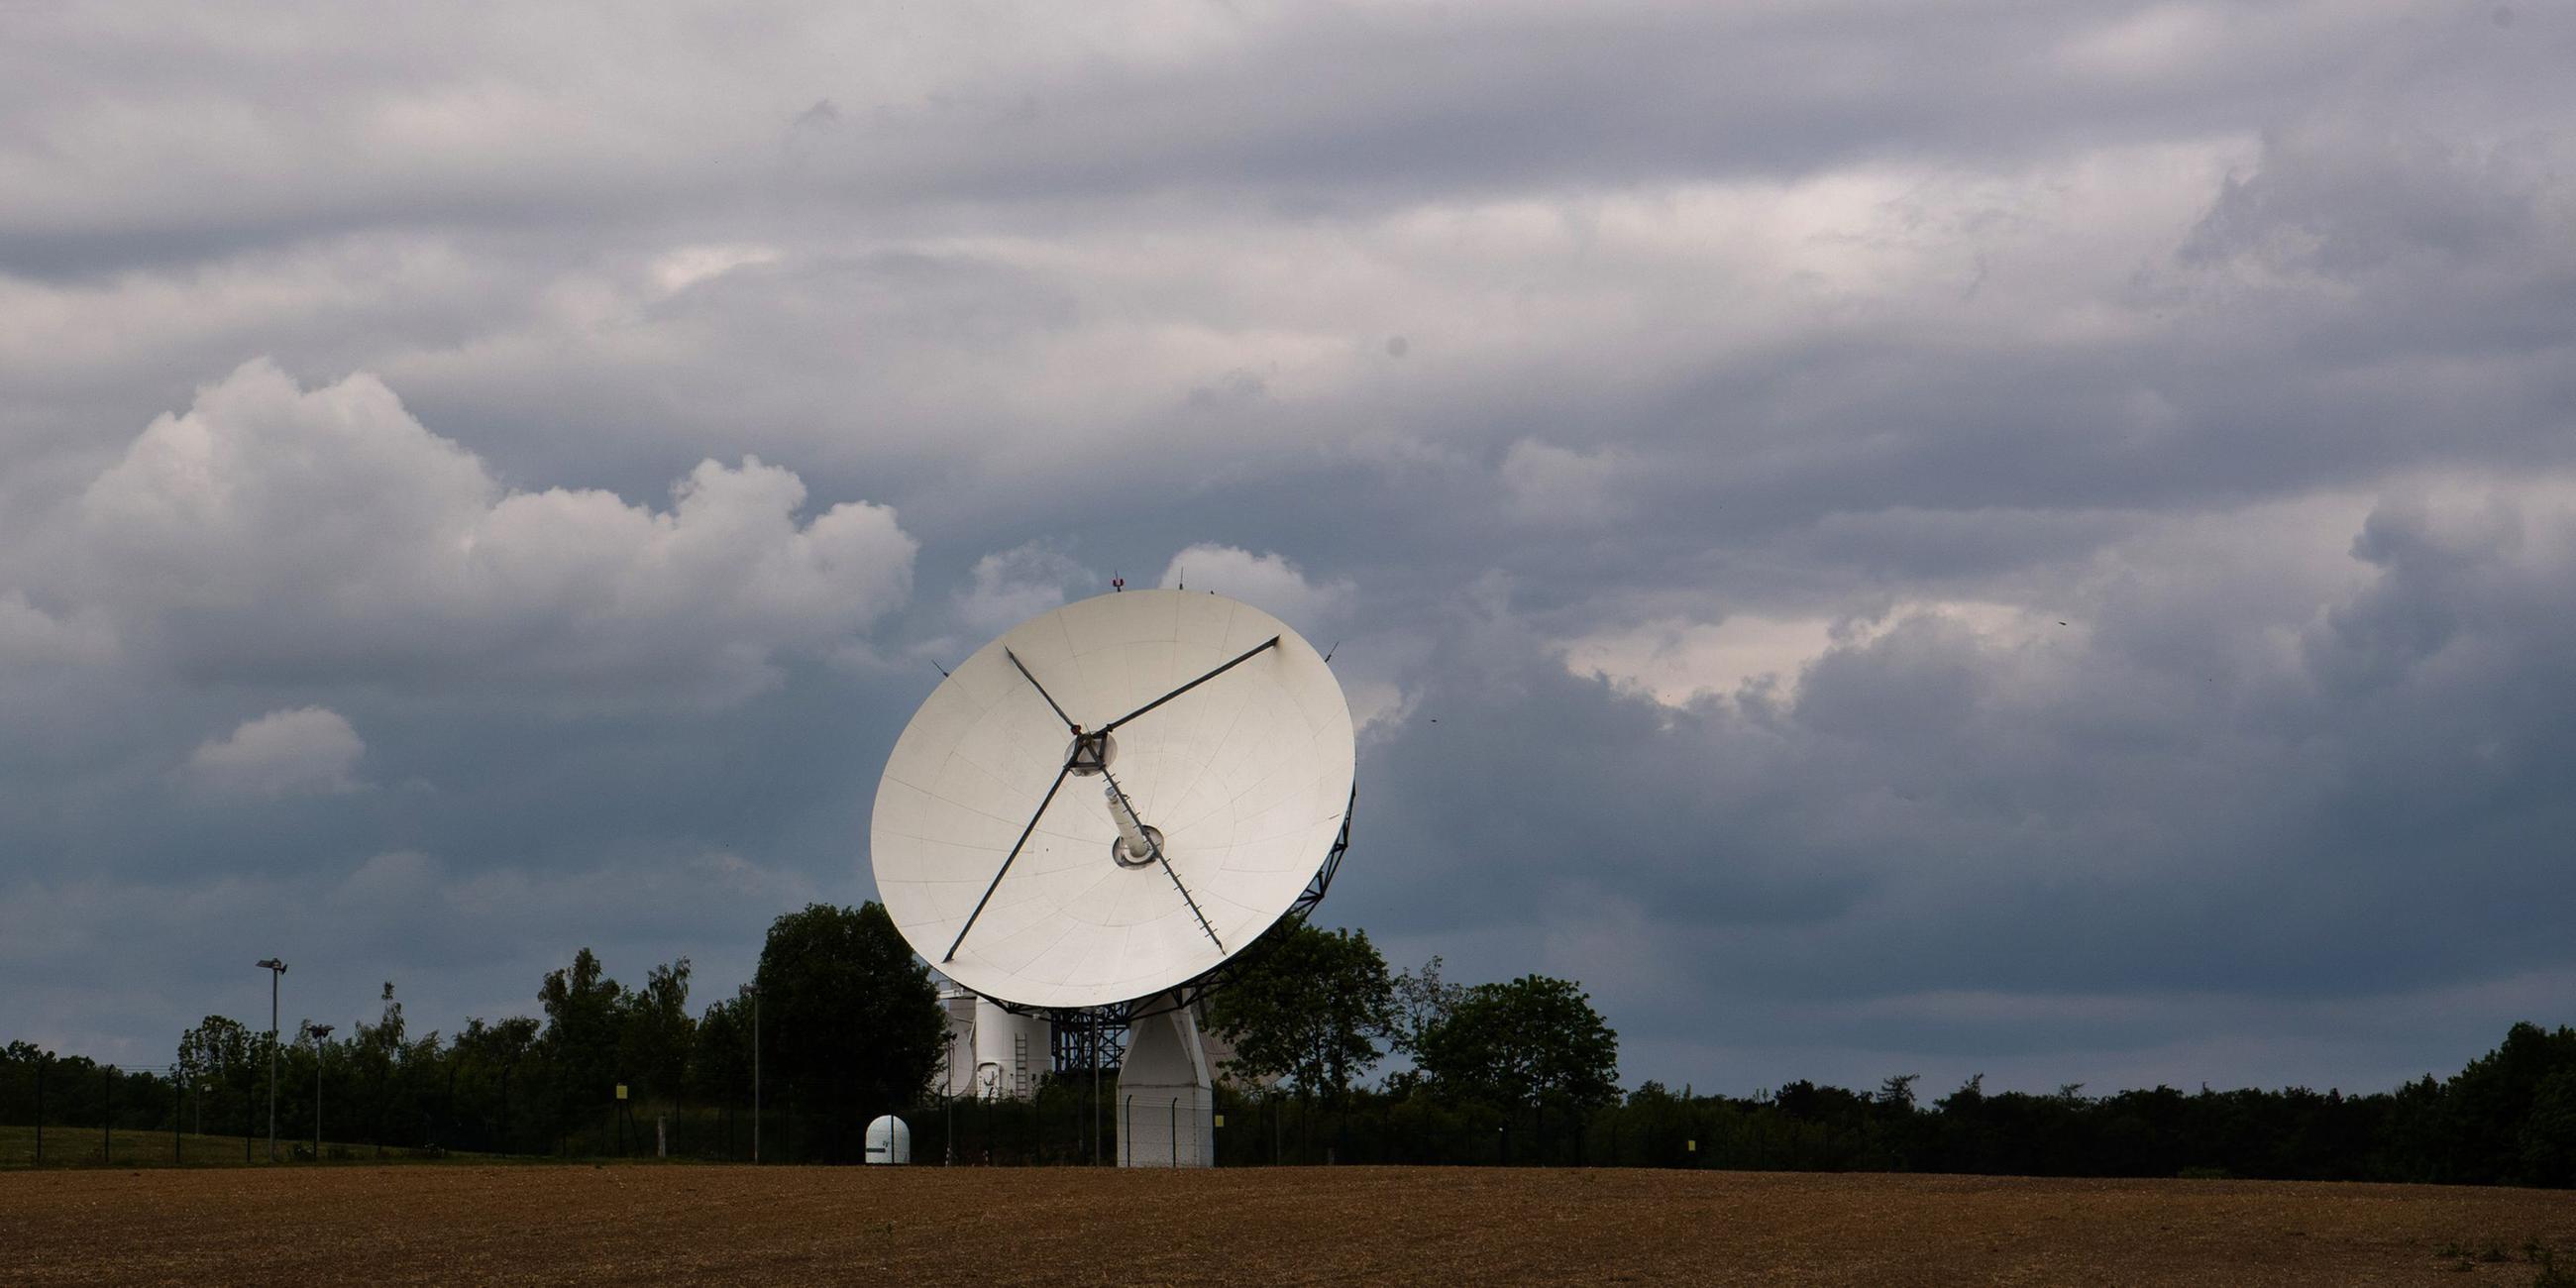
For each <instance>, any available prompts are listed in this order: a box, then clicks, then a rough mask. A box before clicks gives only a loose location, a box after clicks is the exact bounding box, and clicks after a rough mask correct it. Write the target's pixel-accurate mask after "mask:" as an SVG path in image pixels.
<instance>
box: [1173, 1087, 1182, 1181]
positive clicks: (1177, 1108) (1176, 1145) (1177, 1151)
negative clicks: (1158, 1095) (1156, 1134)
mask: <svg viewBox="0 0 2576 1288" xmlns="http://www.w3.org/2000/svg"><path fill="white" fill-rule="evenodd" d="M1180 1167H1181V1098H1180V1097H1179V1096H1174V1097H1172V1170H1174V1171H1179V1170H1180Z"/></svg>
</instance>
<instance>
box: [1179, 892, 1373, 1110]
mask: <svg viewBox="0 0 2576 1288" xmlns="http://www.w3.org/2000/svg"><path fill="white" fill-rule="evenodd" d="M1244 959H1245V960H1244V965H1243V967H1242V969H1240V970H1238V971H1237V972H1236V973H1235V974H1234V975H1233V977H1232V978H1229V979H1228V980H1227V981H1226V982H1225V986H1224V987H1223V988H1221V989H1219V990H1217V992H1216V995H1215V996H1214V997H1212V998H1210V999H1209V1005H1208V1020H1209V1024H1210V1026H1211V1027H1213V1028H1214V1029H1215V1030H1216V1031H1217V1032H1218V1033H1219V1034H1222V1035H1223V1036H1224V1037H1225V1039H1226V1041H1228V1042H1230V1043H1232V1044H1233V1045H1234V1056H1233V1058H1231V1059H1229V1060H1227V1061H1226V1065H1227V1067H1228V1068H1230V1069H1233V1070H1234V1071H1235V1072H1237V1073H1242V1074H1248V1075H1250V1076H1253V1077H1280V1078H1286V1079H1287V1080H1288V1081H1289V1083H1290V1084H1291V1085H1292V1086H1294V1087H1295V1088H1296V1089H1297V1090H1298V1092H1299V1093H1300V1094H1304V1095H1310V1096H1311V1095H1313V1094H1314V1093H1316V1092H1319V1091H1321V1092H1329V1093H1331V1094H1333V1095H1334V1096H1336V1097H1338V1096H1340V1095H1341V1093H1343V1092H1344V1091H1347V1090H1348V1089H1349V1087H1350V1083H1351V1079H1352V1077H1353V1076H1354V1075H1356V1074H1359V1073H1363V1072H1365V1071H1367V1070H1368V1068H1369V1067H1370V1066H1372V1065H1374V1064H1376V1063H1377V1060H1378V1057H1379V1055H1381V1054H1382V1053H1383V1052H1382V1048H1381V1047H1380V1046H1379V1045H1378V1043H1379V1041H1380V1040H1381V1039H1383V1038H1385V1037H1386V1036H1387V1035H1388V1034H1389V1032H1390V1031H1391V1030H1392V1028H1393V1026H1394V1023H1395V999H1394V988H1393V982H1392V981H1391V980H1389V979H1388V978H1387V973H1386V959H1385V958H1384V957H1382V956H1379V955H1378V951H1377V948H1376V947H1375V946H1374V945H1372V944H1370V943H1369V939H1368V932H1367V931H1353V930H1318V929H1316V928H1315V927H1313V926H1310V925H1308V924H1306V922H1305V921H1304V919H1302V918H1294V917H1292V918H1286V919H1283V920H1281V921H1280V922H1279V923H1278V924H1276V925H1274V926H1272V927H1271V928H1270V930H1269V931H1268V932H1267V933H1265V934H1263V935H1262V937H1261V939H1260V940H1259V941H1257V942H1256V943H1255V944H1254V946H1253V949H1252V951H1250V952H1248V953H1245V954H1244Z"/></svg>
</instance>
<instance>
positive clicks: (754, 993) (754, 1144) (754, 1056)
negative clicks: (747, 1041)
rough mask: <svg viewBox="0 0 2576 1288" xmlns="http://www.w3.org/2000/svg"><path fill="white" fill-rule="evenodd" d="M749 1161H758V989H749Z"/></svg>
mask: <svg viewBox="0 0 2576 1288" xmlns="http://www.w3.org/2000/svg"><path fill="white" fill-rule="evenodd" d="M751 1161H753V1162H755V1163H757V1162H759V1161H760V990H759V989H758V988H754V989H752V990H751Z"/></svg>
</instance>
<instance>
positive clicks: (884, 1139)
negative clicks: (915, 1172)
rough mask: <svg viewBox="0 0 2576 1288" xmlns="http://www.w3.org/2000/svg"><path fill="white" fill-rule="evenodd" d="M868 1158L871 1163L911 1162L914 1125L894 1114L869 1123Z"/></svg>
mask: <svg viewBox="0 0 2576 1288" xmlns="http://www.w3.org/2000/svg"><path fill="white" fill-rule="evenodd" d="M867 1160H868V1161H869V1162H871V1163H909V1162H911V1161H912V1127H911V1126H910V1125H909V1124H907V1123H905V1122H904V1120H902V1119H900V1118H897V1117H895V1116H894V1115H892V1114H887V1115H886V1116H885V1117H883V1118H879V1119H877V1120H876V1121H875V1122H872V1123H869V1124H868V1152H867Z"/></svg>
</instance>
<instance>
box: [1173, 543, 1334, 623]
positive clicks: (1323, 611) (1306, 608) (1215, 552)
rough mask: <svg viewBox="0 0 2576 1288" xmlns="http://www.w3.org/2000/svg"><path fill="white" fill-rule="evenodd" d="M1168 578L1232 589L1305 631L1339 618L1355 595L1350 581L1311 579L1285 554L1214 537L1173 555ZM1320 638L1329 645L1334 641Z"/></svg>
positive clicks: (1235, 594)
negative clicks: (1219, 541) (1225, 542)
mask: <svg viewBox="0 0 2576 1288" xmlns="http://www.w3.org/2000/svg"><path fill="white" fill-rule="evenodd" d="M1163 584H1164V585H1166V586H1184V587H1193V588H1196V589H1199V590H1213V591H1218V592H1220V593H1223V594H1226V595H1231V596H1233V597H1234V598H1236V599H1240V600H1242V601H1243V602H1245V603H1247V604H1250V605H1252V606H1253V607H1255V608H1258V609H1260V610H1261V611H1263V612H1265V613H1268V614H1270V615H1271V616H1273V617H1276V618H1278V619H1279V620H1281V621H1283V622H1286V623H1288V624H1289V625H1291V626H1294V627H1296V628H1297V629H1298V630H1299V631H1300V632H1301V633H1306V634H1312V633H1313V632H1314V631H1315V630H1317V629H1318V628H1319V627H1320V626H1322V625H1323V624H1325V623H1329V622H1332V621H1334V620H1336V619H1338V618H1339V617H1340V615H1341V614H1342V612H1343V610H1344V609H1345V608H1347V607H1348V605H1349V604H1350V600H1351V595H1352V586H1351V583H1350V582H1349V581H1347V580H1342V579H1336V580H1332V581H1323V582H1318V581H1313V580H1310V579H1308V578H1307V576H1306V574H1305V571H1304V570H1302V569H1300V568H1299V567H1298V566H1297V565H1296V564H1295V563H1293V562H1290V560H1289V559H1288V557H1287V556H1285V555H1281V554H1276V553H1266V554H1254V553H1253V552H1251V551H1249V550H1245V549H1242V548H1240V547H1237V546H1225V545H1217V544H1214V543H1211V542H1201V543H1199V544H1197V545H1194V546H1190V547H1188V548H1187V549H1184V550H1182V551H1181V552H1180V553H1179V554H1176V555H1173V556H1172V562H1171V563H1170V564H1169V565H1167V566H1165V567H1164V569H1163ZM1315 644H1316V647H1318V648H1324V647H1329V646H1330V645H1331V644H1332V641H1331V640H1321V641H1316V642H1315Z"/></svg>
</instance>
